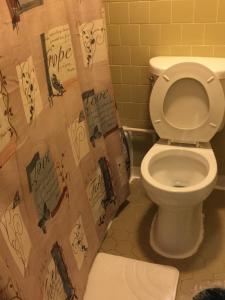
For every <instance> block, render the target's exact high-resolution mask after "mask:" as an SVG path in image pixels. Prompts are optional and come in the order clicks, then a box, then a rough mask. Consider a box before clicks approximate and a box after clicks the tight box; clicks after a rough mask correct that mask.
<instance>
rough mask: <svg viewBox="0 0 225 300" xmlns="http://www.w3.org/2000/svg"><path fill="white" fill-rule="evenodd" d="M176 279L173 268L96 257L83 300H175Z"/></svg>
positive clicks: (100, 254)
mask: <svg viewBox="0 0 225 300" xmlns="http://www.w3.org/2000/svg"><path fill="white" fill-rule="evenodd" d="M178 277H179V272H178V270H177V269H175V268H173V267H169V266H162V265H158V264H152V263H146V262H143V261H138V260H135V259H130V258H125V257H121V256H115V255H109V254H105V253H99V254H98V255H97V257H96V259H95V261H94V264H93V266H92V269H91V271H90V274H89V278H88V284H87V288H86V292H85V296H84V300H115V299H116V300H174V299H175V296H176V289H177V282H178Z"/></svg>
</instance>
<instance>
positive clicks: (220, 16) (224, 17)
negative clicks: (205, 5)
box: [217, 0, 225, 22]
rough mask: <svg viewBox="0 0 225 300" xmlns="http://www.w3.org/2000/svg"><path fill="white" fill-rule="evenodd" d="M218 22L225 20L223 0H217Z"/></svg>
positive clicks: (224, 1)
mask: <svg viewBox="0 0 225 300" xmlns="http://www.w3.org/2000/svg"><path fill="white" fill-rule="evenodd" d="M217 21H219V22H225V0H219V9H218V20H217Z"/></svg>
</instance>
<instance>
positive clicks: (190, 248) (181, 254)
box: [150, 212, 204, 259]
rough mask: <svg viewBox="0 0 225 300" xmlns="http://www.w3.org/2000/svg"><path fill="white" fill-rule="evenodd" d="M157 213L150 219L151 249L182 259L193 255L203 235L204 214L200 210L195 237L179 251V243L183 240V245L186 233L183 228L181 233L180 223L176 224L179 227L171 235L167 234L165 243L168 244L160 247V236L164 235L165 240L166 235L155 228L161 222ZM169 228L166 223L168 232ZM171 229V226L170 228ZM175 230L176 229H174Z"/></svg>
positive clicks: (166, 255) (163, 254) (165, 255)
mask: <svg viewBox="0 0 225 300" xmlns="http://www.w3.org/2000/svg"><path fill="white" fill-rule="evenodd" d="M158 215H159V213H156V214H155V216H154V219H153V221H152V225H151V230H150V245H151V247H152V249H153V250H154V251H155V252H157V253H158V254H160V255H162V256H164V257H167V258H173V259H184V258H188V257H190V256H192V255H194V254H195V253H196V252H197V251H198V249H199V246H200V245H201V243H202V240H203V237H204V226H203V218H204V215H203V214H202V212H201V215H199V218H200V221H199V223H200V224H199V228H198V229H199V230H198V232H199V233H198V236H197V238H196V239H195V241H194V242H193V243H192V244H191V245H190V244H189V243H187V247H186V249H185V247H184V249H182V250H181V251H179V244H182V242H183V244H184V245H185V242H186V237H187V235H186V234H185V230H184V231H183V234H182V226H179V225H181V224H177V226H179V227H177V228H178V230H177V232H174V234H173V235H170V234H168V235H167V239H166V245H168V246H167V247H162V246H161V245H160V242H161V244H163V242H162V236H164V240H165V236H166V235H161V232H160V230H159V228H157V227H158V224H159V223H161V219H160V218H158ZM168 221H169V220H168ZM173 221H174V220H173ZM173 223H174V222H173ZM175 223H176V222H175ZM168 224H170V223H169V222H168ZM173 225H174V224H173ZM175 227H176V225H175ZM170 229H171V228H170V226H169V225H168V232H169V230H170ZM190 229H191V228H190ZM192 229H193V228H192ZM172 230H173V228H172ZM175 231H176V229H175ZM192 232H193V231H192ZM157 233H158V234H157ZM170 238H171V240H170ZM180 241H181V242H180ZM170 242H171V243H170ZM176 243H177V244H176ZM170 244H171V248H170ZM183 244H182V245H183ZM174 245H178V247H176V246H175V247H174ZM166 248H167V249H166ZM175 248H177V249H175Z"/></svg>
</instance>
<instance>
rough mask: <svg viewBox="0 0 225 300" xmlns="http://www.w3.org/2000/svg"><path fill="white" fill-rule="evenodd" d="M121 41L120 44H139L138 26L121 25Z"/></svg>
mask: <svg viewBox="0 0 225 300" xmlns="http://www.w3.org/2000/svg"><path fill="white" fill-rule="evenodd" d="M120 33H121V43H122V45H130V46H132V45H134V46H135V45H139V43H140V26H139V25H121V27H120Z"/></svg>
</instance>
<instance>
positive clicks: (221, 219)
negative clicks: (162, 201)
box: [100, 179, 225, 300]
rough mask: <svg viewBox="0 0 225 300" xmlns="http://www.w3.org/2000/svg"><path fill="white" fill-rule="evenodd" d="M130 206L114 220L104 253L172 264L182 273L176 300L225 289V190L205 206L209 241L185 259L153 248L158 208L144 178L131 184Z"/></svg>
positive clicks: (206, 238)
mask: <svg viewBox="0 0 225 300" xmlns="http://www.w3.org/2000/svg"><path fill="white" fill-rule="evenodd" d="M128 201H129V204H128V205H127V206H126V207H125V208H124V209H123V210H122V211H121V212H120V214H119V215H118V216H117V217H116V218H115V219H114V221H113V223H112V226H111V227H110V229H109V231H108V233H107V236H106V238H105V240H104V242H103V244H102V248H101V249H100V251H102V252H106V253H111V254H114V255H121V256H125V257H130V258H135V259H140V260H144V261H148V262H153V263H159V264H165V265H172V266H174V267H177V268H178V269H179V271H180V279H179V284H178V289H177V297H176V300H190V299H192V296H193V295H194V294H196V293H197V292H199V291H200V290H202V289H204V288H207V287H212V286H213V287H214V286H220V287H225V191H218V190H215V191H214V192H213V193H212V194H211V196H210V197H209V199H207V200H206V201H205V203H204V213H205V238H204V241H203V243H202V245H201V247H200V249H199V251H198V253H197V254H195V255H194V256H192V257H191V258H187V259H183V260H172V259H167V258H164V257H162V256H160V255H158V254H157V253H155V252H154V251H153V250H152V249H151V248H150V245H149V241H148V240H149V228H150V224H151V221H152V219H153V215H154V213H155V211H156V207H155V205H153V203H152V202H151V201H149V199H148V198H147V196H146V195H145V192H144V190H143V188H142V186H141V182H140V179H136V180H134V181H133V182H132V183H131V194H130V196H129V198H128Z"/></svg>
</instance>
